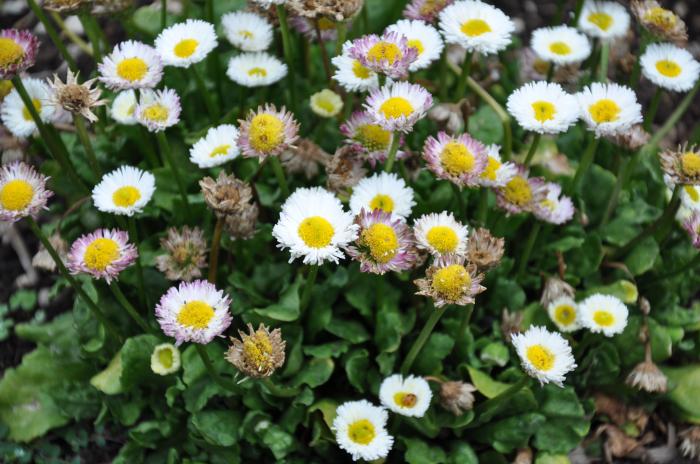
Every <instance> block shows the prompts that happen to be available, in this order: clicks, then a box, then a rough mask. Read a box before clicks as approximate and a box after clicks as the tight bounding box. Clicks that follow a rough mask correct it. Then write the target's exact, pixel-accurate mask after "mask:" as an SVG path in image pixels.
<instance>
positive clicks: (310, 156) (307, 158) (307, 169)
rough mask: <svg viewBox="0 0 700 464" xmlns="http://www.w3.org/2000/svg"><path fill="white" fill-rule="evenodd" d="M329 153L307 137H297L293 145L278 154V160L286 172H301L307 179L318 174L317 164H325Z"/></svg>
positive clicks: (291, 173) (292, 173)
mask: <svg viewBox="0 0 700 464" xmlns="http://www.w3.org/2000/svg"><path fill="white" fill-rule="evenodd" d="M330 156H331V155H329V154H328V153H326V152H325V151H324V150H323V148H321V147H320V146H318V145H316V144H315V143H314V142H312V141H311V140H309V139H299V140H298V141H297V142H296V146H295V147H290V148H289V149H288V150H287V151H285V152H284V153H282V154H281V155H280V161H282V166H284V169H285V171H287V174H289V175H294V174H300V173H303V174H304V175H305V176H306V178H307V179H312V178H313V177H316V175H318V171H319V165H325V164H326V163H327V162H328V158H329V157H330Z"/></svg>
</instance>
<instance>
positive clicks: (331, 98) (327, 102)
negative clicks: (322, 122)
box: [310, 89, 343, 118]
mask: <svg viewBox="0 0 700 464" xmlns="http://www.w3.org/2000/svg"><path fill="white" fill-rule="evenodd" d="M310 104H311V111H313V112H314V113H316V114H317V115H318V116H321V117H322V118H333V117H335V116H337V115H338V113H340V111H341V110H342V109H343V99H342V98H340V95H338V94H337V93H335V92H333V91H332V90H330V89H323V90H321V91H320V92H316V93H315V94H313V95H311V99H310Z"/></svg>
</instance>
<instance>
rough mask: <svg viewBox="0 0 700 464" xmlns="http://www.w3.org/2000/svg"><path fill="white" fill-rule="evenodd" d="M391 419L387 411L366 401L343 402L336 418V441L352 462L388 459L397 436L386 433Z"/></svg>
mask: <svg viewBox="0 0 700 464" xmlns="http://www.w3.org/2000/svg"><path fill="white" fill-rule="evenodd" d="M388 418H389V414H387V412H386V409H384V408H380V407H378V406H374V405H373V404H372V403H370V402H369V401H367V400H360V401H348V402H346V403H343V404H341V405H340V406H338V409H336V416H335V419H333V427H332V429H333V431H334V432H335V440H336V442H337V443H338V446H340V448H342V449H344V450H345V451H347V452H348V453H350V455H351V456H352V459H353V461H357V460H358V459H364V460H365V461H374V460H376V459H382V458H385V457H387V455H388V454H389V451H391V447H392V445H393V444H394V437H392V436H391V435H389V433H388V432H387V431H386V422H387V420H388Z"/></svg>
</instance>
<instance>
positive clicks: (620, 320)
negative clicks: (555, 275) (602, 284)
mask: <svg viewBox="0 0 700 464" xmlns="http://www.w3.org/2000/svg"><path fill="white" fill-rule="evenodd" d="M578 307H579V315H580V318H581V325H583V326H584V327H586V328H587V329H588V330H590V331H591V332H602V333H603V334H604V335H605V336H606V337H612V336H613V335H616V334H619V333H622V331H623V330H625V327H627V315H628V313H629V310H628V309H627V306H625V304H624V303H623V302H622V301H620V299H619V298H617V297H614V296H611V295H602V294H600V293H596V294H595V295H591V296H589V297H588V298H586V299H585V300H583V301H582V302H581V303H579V306H578Z"/></svg>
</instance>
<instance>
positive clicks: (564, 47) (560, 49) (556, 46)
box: [549, 41, 571, 55]
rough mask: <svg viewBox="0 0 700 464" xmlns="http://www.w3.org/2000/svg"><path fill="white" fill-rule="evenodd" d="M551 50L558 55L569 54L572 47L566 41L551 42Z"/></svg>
mask: <svg viewBox="0 0 700 464" xmlns="http://www.w3.org/2000/svg"><path fill="white" fill-rule="evenodd" d="M549 51H550V52H552V53H554V54H556V55H568V54H569V53H571V47H569V44H567V43H565V42H561V41H560V42H552V43H551V44H549Z"/></svg>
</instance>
